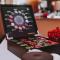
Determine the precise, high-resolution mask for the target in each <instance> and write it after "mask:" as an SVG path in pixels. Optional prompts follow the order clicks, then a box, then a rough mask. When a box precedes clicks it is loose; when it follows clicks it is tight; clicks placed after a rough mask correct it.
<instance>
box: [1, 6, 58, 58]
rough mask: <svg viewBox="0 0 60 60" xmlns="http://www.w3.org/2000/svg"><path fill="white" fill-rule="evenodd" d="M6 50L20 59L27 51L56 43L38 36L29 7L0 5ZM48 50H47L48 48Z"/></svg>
mask: <svg viewBox="0 0 60 60" xmlns="http://www.w3.org/2000/svg"><path fill="white" fill-rule="evenodd" d="M1 12H2V19H3V23H4V27H5V33H6V39H7V42H8V50H9V51H11V52H13V53H14V54H15V55H16V56H18V57H20V58H21V57H22V55H23V54H24V53H26V52H27V51H28V50H29V49H34V48H37V49H39V48H43V47H47V48H48V47H49V46H52V45H56V44H58V43H56V42H53V41H51V40H49V39H48V38H45V37H43V36H38V33H37V30H38V29H37V25H36V22H35V19H34V14H33V10H32V8H31V6H30V5H1ZM48 49H49V48H48Z"/></svg>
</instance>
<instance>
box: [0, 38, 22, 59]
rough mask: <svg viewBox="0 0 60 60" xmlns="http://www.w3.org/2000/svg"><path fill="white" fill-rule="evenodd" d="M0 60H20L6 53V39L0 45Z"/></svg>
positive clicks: (8, 52)
mask: <svg viewBox="0 0 60 60" xmlns="http://www.w3.org/2000/svg"><path fill="white" fill-rule="evenodd" d="M0 60H21V59H20V58H18V57H17V56H16V55H14V54H13V53H11V52H10V51H8V49H7V40H6V39H4V40H3V41H2V43H1V44H0Z"/></svg>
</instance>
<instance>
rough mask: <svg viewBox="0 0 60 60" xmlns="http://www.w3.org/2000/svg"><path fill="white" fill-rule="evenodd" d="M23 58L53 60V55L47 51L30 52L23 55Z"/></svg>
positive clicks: (24, 59) (23, 59)
mask: <svg viewBox="0 0 60 60" xmlns="http://www.w3.org/2000/svg"><path fill="white" fill-rule="evenodd" d="M22 60H53V56H52V55H50V54H49V53H47V52H29V53H25V54H24V55H23V56H22Z"/></svg>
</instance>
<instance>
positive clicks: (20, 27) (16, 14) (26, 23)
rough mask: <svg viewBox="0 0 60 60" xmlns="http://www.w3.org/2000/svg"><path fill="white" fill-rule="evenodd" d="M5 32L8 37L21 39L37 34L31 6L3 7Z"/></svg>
mask: <svg viewBox="0 0 60 60" xmlns="http://www.w3.org/2000/svg"><path fill="white" fill-rule="evenodd" d="M1 12H2V18H3V23H4V27H5V32H6V35H8V37H13V38H21V37H28V36H31V35H34V34H36V33H37V26H36V22H35V19H34V14H33V11H32V8H31V6H30V5H1Z"/></svg>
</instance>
